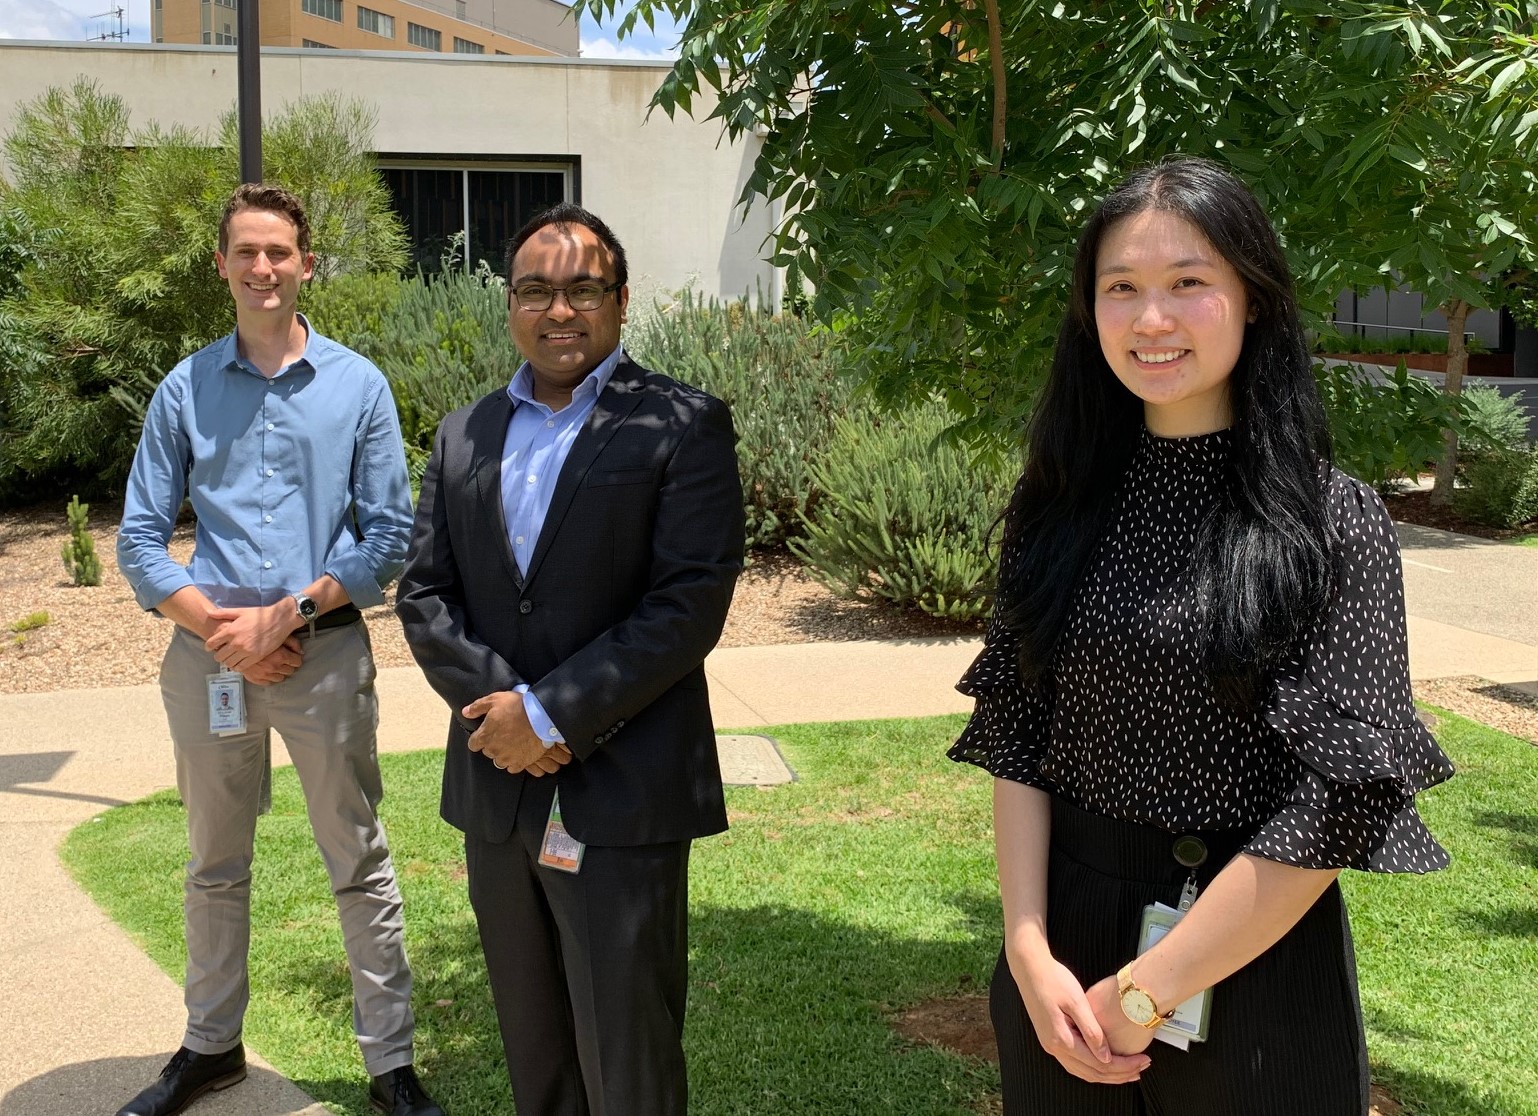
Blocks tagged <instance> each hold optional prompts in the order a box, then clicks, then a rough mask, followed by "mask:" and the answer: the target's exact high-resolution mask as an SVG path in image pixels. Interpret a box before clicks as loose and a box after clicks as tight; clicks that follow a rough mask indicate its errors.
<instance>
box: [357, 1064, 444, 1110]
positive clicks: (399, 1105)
mask: <svg viewBox="0 0 1538 1116" xmlns="http://www.w3.org/2000/svg"><path fill="white" fill-rule="evenodd" d="M368 1102H369V1104H370V1105H372V1106H373V1108H374V1111H375V1112H383V1113H384V1114H385V1116H444V1113H443V1109H441V1108H439V1107H438V1106H437V1105H436V1104H434V1103H433V1098H432V1097H430V1096H428V1095H427V1090H426V1089H424V1088H422V1083H421V1082H420V1081H418V1080H417V1071H416V1070H414V1069H412V1068H411V1067H410V1066H402V1067H401V1068H400V1069H394V1070H391V1071H390V1072H389V1073H385V1074H380V1075H379V1076H378V1077H376V1078H374V1079H373V1080H372V1081H370V1082H369V1087H368Z"/></svg>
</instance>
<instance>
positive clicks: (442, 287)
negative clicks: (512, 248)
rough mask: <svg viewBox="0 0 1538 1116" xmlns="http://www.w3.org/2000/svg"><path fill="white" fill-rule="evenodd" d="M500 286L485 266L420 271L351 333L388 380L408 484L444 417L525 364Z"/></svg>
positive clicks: (416, 476) (417, 478) (418, 472)
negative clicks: (511, 334) (373, 320)
mask: <svg viewBox="0 0 1538 1116" xmlns="http://www.w3.org/2000/svg"><path fill="white" fill-rule="evenodd" d="M506 290H507V289H506V287H504V286H503V284H502V280H501V279H499V278H497V277H496V276H494V275H492V274H491V273H490V272H489V271H488V270H487V269H485V268H481V269H479V270H476V271H472V272H466V271H464V270H462V269H460V268H446V269H445V270H443V271H441V272H438V273H437V274H435V275H427V276H421V275H419V276H418V277H417V278H416V279H413V280H408V281H407V282H405V283H403V284H401V286H400V289H399V291H398V293H397V295H396V297H395V300H394V302H393V303H392V304H391V305H390V306H389V308H388V310H384V311H382V312H381V313H380V314H379V318H378V323H377V325H375V326H374V327H373V328H372V329H366V330H364V331H363V332H361V333H359V334H358V335H357V336H356V337H355V338H354V341H355V344H354V345H353V347H354V348H356V349H357V350H358V351H359V352H360V353H362V354H363V355H364V356H366V357H368V358H369V359H370V360H372V361H373V362H374V363H375V364H377V365H378V366H379V369H380V371H381V372H383V373H384V374H385V378H386V379H388V380H389V381H390V391H391V392H392V393H393V394H394V396H395V407H396V410H397V411H398V412H399V413H400V420H401V434H402V436H403V438H404V439H405V443H406V460H407V464H408V465H409V466H410V467H411V471H412V479H413V482H414V483H415V482H419V481H420V479H421V470H422V468H423V467H424V466H425V464H426V461H427V455H428V454H429V453H430V452H431V450H432V444H433V435H434V433H435V432H436V431H437V429H438V423H439V422H440V421H442V419H443V416H444V415H446V414H448V413H449V412H451V411H455V410H458V409H459V408H460V407H463V406H465V405H466V404H467V403H473V402H475V400H477V399H479V398H480V397H481V396H483V395H485V394H486V393H487V392H490V391H494V390H496V389H497V388H498V387H503V386H505V385H506V384H507V383H508V381H510V380H511V379H512V378H513V373H514V372H516V371H517V370H518V365H519V364H521V363H522V362H523V361H522V358H521V357H519V355H518V350H517V349H515V348H514V347H513V344H512V342H511V341H510V340H509V339H508V336H507V293H506ZM317 328H319V326H318V324H317Z"/></svg>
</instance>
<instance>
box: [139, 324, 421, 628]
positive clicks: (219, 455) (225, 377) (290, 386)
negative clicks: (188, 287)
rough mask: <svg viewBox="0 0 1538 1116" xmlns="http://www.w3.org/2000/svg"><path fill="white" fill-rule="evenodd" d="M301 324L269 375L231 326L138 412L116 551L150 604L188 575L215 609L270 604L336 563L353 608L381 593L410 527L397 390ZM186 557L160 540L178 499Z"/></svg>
mask: <svg viewBox="0 0 1538 1116" xmlns="http://www.w3.org/2000/svg"><path fill="white" fill-rule="evenodd" d="M299 320H300V321H301V322H302V323H303V324H304V327H305V330H306V332H307V333H308V339H307V340H306V342H305V348H304V354H303V355H302V356H301V357H300V358H299V359H298V360H295V361H294V362H293V363H292V364H290V365H288V366H287V367H285V368H283V369H282V370H281V371H280V372H279V373H278V374H277V375H276V376H273V377H271V378H268V377H266V376H263V375H262V374H261V372H260V371H259V370H258V369H257V368H256V367H255V366H254V365H252V364H250V363H249V362H247V361H244V360H242V359H240V356H239V353H238V352H237V350H236V346H235V335H234V334H233V333H232V334H230V335H229V336H227V337H224V338H221V339H220V340H218V341H215V342H214V343H213V344H212V345H209V346H208V347H207V348H204V349H200V350H199V351H198V352H196V353H194V354H192V356H190V357H188V358H187V359H186V360H184V361H182V362H181V363H180V364H178V365H177V366H176V367H175V368H173V369H172V370H171V371H170V373H169V374H168V375H167V376H166V378H165V379H164V380H163V381H161V384H160V386H159V387H158V388H156V390H155V394H154V397H153V398H152V399H151V400H150V405H149V408H148V410H147V411H146V412H145V416H144V432H143V435H142V436H141V438H140V440H139V449H138V452H137V453H136V454H135V455H134V463H133V469H132V471H131V472H130V474H129V477H128V490H127V493H126V495H125V497H124V501H123V524H122V527H121V529H120V530H119V532H118V540H117V553H118V565H119V567H120V568H121V569H122V571H123V574H124V576H126V577H127V578H128V582H129V584H130V585H131V586H132V587H133V591H134V597H135V598H136V599H137V600H138V602H139V604H140V605H141V606H142V607H143V608H146V609H153V608H154V607H155V606H157V605H158V604H160V602H162V601H164V600H165V599H166V598H167V597H169V596H170V595H171V594H173V593H175V592H176V591H177V590H179V589H182V588H185V587H186V586H188V585H195V586H196V587H197V588H198V589H200V590H202V592H203V593H204V594H205V595H207V597H208V598H209V599H210V600H211V601H213V603H214V604H215V605H217V606H219V607H224V608H242V607H250V606H253V605H268V604H272V603H273V602H275V601H277V600H280V599H281V598H283V597H285V596H288V595H289V594H292V593H294V592H297V591H298V590H300V589H303V588H305V587H306V586H308V585H309V584H310V583H311V582H313V581H314V580H315V579H316V578H317V577H319V576H320V575H321V574H322V573H327V574H330V575H331V576H332V577H334V578H335V579H336V580H337V581H338V582H340V583H341V584H342V587H343V588H345V589H346V590H347V595H348V597H349V598H351V600H352V602H353V604H355V605H357V606H358V607H360V608H366V607H368V606H369V605H376V604H382V603H383V602H384V587H385V586H386V585H388V584H389V583H390V582H391V581H392V580H394V578H395V577H396V576H397V575H398V574H399V573H400V570H401V565H402V563H403V561H404V559H405V556H406V544H407V542H408V541H409V540H410V536H411V490H410V487H409V485H408V483H407V480H406V459H405V452H404V450H403V448H402V445H401V432H400V423H399V421H398V419H397V418H396V415H395V401H394V399H393V398H392V397H391V395H390V387H389V385H388V384H387V383H386V382H385V378H384V376H383V375H382V374H381V373H380V371H379V370H378V369H377V368H375V367H374V366H373V364H371V363H370V362H369V361H368V360H366V359H365V358H364V357H362V356H359V355H358V354H357V353H355V352H353V351H352V350H351V349H348V348H346V347H345V346H342V345H339V344H337V343H336V342H335V341H332V340H330V339H329V338H326V337H322V336H320V335H319V334H317V333H316V332H315V331H314V330H313V329H311V328H310V325H309V323H308V322H307V321H305V320H304V317H303V316H302V315H301V316H300V319H299ZM184 496H186V497H190V498H191V500H192V507H193V510H194V511H195V512H196V513H197V518H198V522H197V530H196V535H195V546H194V550H193V555H192V561H191V562H189V563H188V564H187V566H185V567H183V566H181V565H180V564H178V563H177V562H175V561H173V560H172V558H171V556H170V555H169V554H168V553H166V543H167V541H168V540H169V539H170V537H171V529H172V527H173V526H174V525H175V523H176V514H177V511H178V510H179V509H180V508H181V504H182V499H183V497H184Z"/></svg>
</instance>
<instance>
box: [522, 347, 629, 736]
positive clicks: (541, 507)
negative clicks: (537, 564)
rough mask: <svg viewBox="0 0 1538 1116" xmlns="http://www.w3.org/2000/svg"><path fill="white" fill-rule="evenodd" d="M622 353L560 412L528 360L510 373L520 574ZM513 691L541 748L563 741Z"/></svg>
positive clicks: (541, 713)
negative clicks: (539, 391)
mask: <svg viewBox="0 0 1538 1116" xmlns="http://www.w3.org/2000/svg"><path fill="white" fill-rule="evenodd" d="M624 355H625V350H624V348H623V347H621V348H616V349H615V350H614V351H613V352H612V353H610V354H609V355H608V356H607V357H605V358H604V360H603V362H602V363H600V364H599V365H598V367H597V368H595V369H593V370H592V371H591V372H589V373H588V374H587V378H586V379H585V380H583V381H582V382H581V383H580V384H578V385H577V386H576V388H575V389H573V391H572V393H571V402H570V403H568V404H566V406H564V407H562V408H561V409H560V410H559V411H552V410H551V409H550V408H549V407H547V406H546V405H545V404H543V403H541V402H539V401H538V400H537V399H535V398H534V376H533V373H532V372H530V370H529V365H528V362H527V361H525V362H524V363H523V364H522V365H521V366H520V367H519V369H518V371H517V372H515V373H513V379H512V382H511V383H510V384H508V385H507V394H508V397H509V398H510V399H512V401H513V415H512V418H510V419H509V420H508V423H507V435H506V437H505V438H504V439H503V442H502V518H503V521H504V522H505V523H506V524H507V541H508V544H509V545H510V546H511V547H512V548H513V557H514V558H516V559H517V561H518V570H519V572H520V573H524V574H527V573H528V572H529V560H530V559H531V558H532V557H533V555H534V547H535V544H537V543H538V542H539V533H540V531H541V530H543V529H544V526H545V516H546V515H548V514H549V512H550V498H551V497H552V496H554V495H555V482H556V480H557V479H558V478H559V477H560V475H561V467H562V466H563V465H565V464H566V458H567V456H568V455H569V454H570V453H571V447H572V445H573V444H574V443H575V442H576V440H577V435H578V434H580V433H581V432H582V427H583V426H584V425H585V424H586V423H587V420H588V416H589V415H591V414H592V413H593V408H594V407H595V406H597V404H598V396H599V394H600V393H601V392H602V391H603V389H604V388H605V387H607V386H608V384H609V379H610V377H612V376H613V375H614V369H615V368H617V367H618V366H619V362H620V361H621V360H622V359H623V358H624ZM514 689H515V690H517V692H518V693H520V694H522V695H523V708H524V711H525V712H526V713H527V714H528V717H529V724H530V726H531V727H532V728H533V729H534V731H535V733H537V734H538V735H539V738H540V740H541V741H543V742H544V745H545V747H547V748H548V747H551V746H552V745H554V744H564V743H565V742H566V737H565V736H564V735H562V733H561V731H560V729H558V728H557V727H556V726H555V725H554V724H552V723H551V721H550V717H549V714H547V713H546V712H545V707H544V706H543V705H542V704H540V700H539V698H537V697H535V696H534V695H533V694H532V693H530V692H529V687H528V686H527V685H520V686H515V687H514Z"/></svg>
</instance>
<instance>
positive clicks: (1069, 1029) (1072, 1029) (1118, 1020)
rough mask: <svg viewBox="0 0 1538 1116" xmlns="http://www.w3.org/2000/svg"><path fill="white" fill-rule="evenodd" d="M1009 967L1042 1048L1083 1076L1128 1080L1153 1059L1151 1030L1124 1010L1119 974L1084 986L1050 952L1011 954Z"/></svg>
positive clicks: (1110, 1082) (1120, 1082)
mask: <svg viewBox="0 0 1538 1116" xmlns="http://www.w3.org/2000/svg"><path fill="white" fill-rule="evenodd" d="M1010 971H1011V972H1012V973H1013V974H1014V977H1015V983H1016V984H1017V985H1018V986H1019V988H1020V997H1021V999H1022V1000H1024V1001H1025V1010H1026V1014H1027V1015H1029V1016H1030V1019H1031V1026H1032V1027H1034V1028H1035V1030H1036V1038H1037V1040H1038V1041H1039V1042H1040V1043H1041V1046H1042V1049H1044V1050H1045V1051H1046V1052H1047V1053H1048V1054H1051V1055H1052V1056H1053V1057H1054V1058H1056V1059H1057V1060H1058V1062H1059V1064H1061V1065H1062V1067H1063V1068H1064V1069H1065V1070H1067V1071H1068V1072H1069V1073H1071V1074H1073V1075H1074V1076H1075V1077H1077V1078H1080V1079H1081V1080H1084V1081H1089V1082H1092V1083H1095V1084H1101V1085H1125V1084H1127V1083H1128V1082H1132V1081H1136V1080H1137V1079H1138V1077H1139V1076H1140V1075H1141V1074H1142V1072H1143V1071H1144V1070H1146V1069H1147V1068H1148V1067H1149V1065H1151V1064H1152V1063H1151V1061H1150V1059H1149V1057H1148V1055H1147V1054H1145V1053H1144V1050H1146V1049H1147V1047H1148V1044H1149V1043H1151V1042H1152V1041H1153V1032H1152V1031H1151V1030H1149V1029H1148V1028H1146V1027H1139V1026H1138V1025H1137V1024H1136V1023H1134V1022H1132V1020H1130V1019H1128V1018H1127V1016H1126V1015H1125V1014H1124V1013H1123V1012H1122V1010H1121V996H1120V994H1119V993H1118V992H1117V988H1116V977H1115V975H1114V974H1113V975H1111V976H1107V977H1105V978H1104V979H1102V980H1099V981H1097V982H1096V983H1095V984H1093V985H1091V986H1090V987H1089V988H1088V989H1085V988H1084V987H1082V986H1081V985H1080V984H1079V982H1078V980H1077V978H1075V977H1074V975H1073V973H1071V972H1070V971H1069V970H1068V968H1067V967H1066V966H1064V965H1063V964H1062V963H1060V962H1059V961H1058V960H1057V959H1056V958H1054V957H1051V956H1047V957H1042V958H1033V959H1020V958H1015V957H1011V958H1010Z"/></svg>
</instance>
